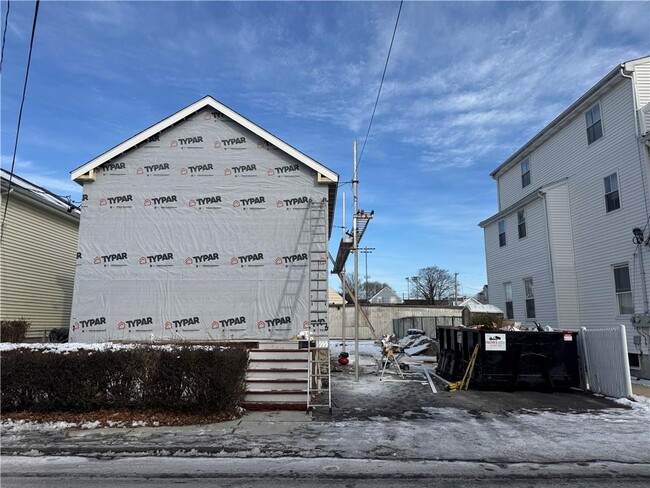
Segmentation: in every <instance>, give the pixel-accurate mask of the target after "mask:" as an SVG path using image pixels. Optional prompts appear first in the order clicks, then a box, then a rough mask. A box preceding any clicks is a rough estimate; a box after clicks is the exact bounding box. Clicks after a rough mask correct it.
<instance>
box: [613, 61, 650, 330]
mask: <svg viewBox="0 0 650 488" xmlns="http://www.w3.org/2000/svg"><path fill="white" fill-rule="evenodd" d="M620 73H621V76H622V77H623V78H627V79H629V80H630V84H631V85H632V103H633V104H634V138H635V139H636V141H637V153H638V155H639V170H640V171H641V186H643V203H644V204H645V215H646V222H648V220H650V212H649V211H648V195H647V188H646V183H645V171H644V169H645V168H644V165H643V153H642V152H641V144H639V137H640V136H641V135H642V134H640V132H641V129H640V128H639V109H638V106H637V96H636V90H635V84H634V77H633V76H632V75H627V74H625V65H623V64H621V71H620ZM644 230H645V229H644ZM646 242H647V241H646ZM644 246H645V243H641V244H640V245H639V265H640V267H641V293H642V294H643V315H644V316H645V318H646V319H647V317H648V316H649V315H650V310H649V306H648V290H647V283H646V273H645V264H644V262H643V248H644Z"/></svg>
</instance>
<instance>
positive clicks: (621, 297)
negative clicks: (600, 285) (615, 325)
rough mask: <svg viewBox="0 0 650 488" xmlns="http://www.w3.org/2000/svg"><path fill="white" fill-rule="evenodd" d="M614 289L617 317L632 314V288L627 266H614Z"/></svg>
mask: <svg viewBox="0 0 650 488" xmlns="http://www.w3.org/2000/svg"><path fill="white" fill-rule="evenodd" d="M614 287H615V289H616V301H617V303H618V313H619V315H631V314H633V313H634V300H633V299H632V287H631V285H630V268H629V267H628V265H627V264H621V265H619V266H614Z"/></svg>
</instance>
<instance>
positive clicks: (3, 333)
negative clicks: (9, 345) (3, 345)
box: [0, 319, 30, 342]
mask: <svg viewBox="0 0 650 488" xmlns="http://www.w3.org/2000/svg"><path fill="white" fill-rule="evenodd" d="M29 326H30V323H29V320H26V319H17V320H3V321H0V341H2V342H25V333H26V332H27V328H28V327H29Z"/></svg>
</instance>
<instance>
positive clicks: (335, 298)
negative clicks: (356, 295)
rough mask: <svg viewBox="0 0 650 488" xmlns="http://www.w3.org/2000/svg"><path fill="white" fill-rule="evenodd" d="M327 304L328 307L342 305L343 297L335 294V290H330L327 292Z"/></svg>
mask: <svg viewBox="0 0 650 488" xmlns="http://www.w3.org/2000/svg"><path fill="white" fill-rule="evenodd" d="M327 301H328V303H329V304H330V305H339V306H340V305H343V296H342V295H341V294H340V293H338V292H336V291H335V290H332V289H331V288H330V289H329V290H328V299H327Z"/></svg>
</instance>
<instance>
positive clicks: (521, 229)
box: [517, 208, 526, 239]
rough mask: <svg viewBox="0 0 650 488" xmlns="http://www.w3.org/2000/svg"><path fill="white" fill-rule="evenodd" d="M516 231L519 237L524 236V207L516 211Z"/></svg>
mask: <svg viewBox="0 0 650 488" xmlns="http://www.w3.org/2000/svg"><path fill="white" fill-rule="evenodd" d="M517 231H518V232H519V239H522V238H524V237H526V209H525V208H522V209H521V210H519V211H518V212H517Z"/></svg>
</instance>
